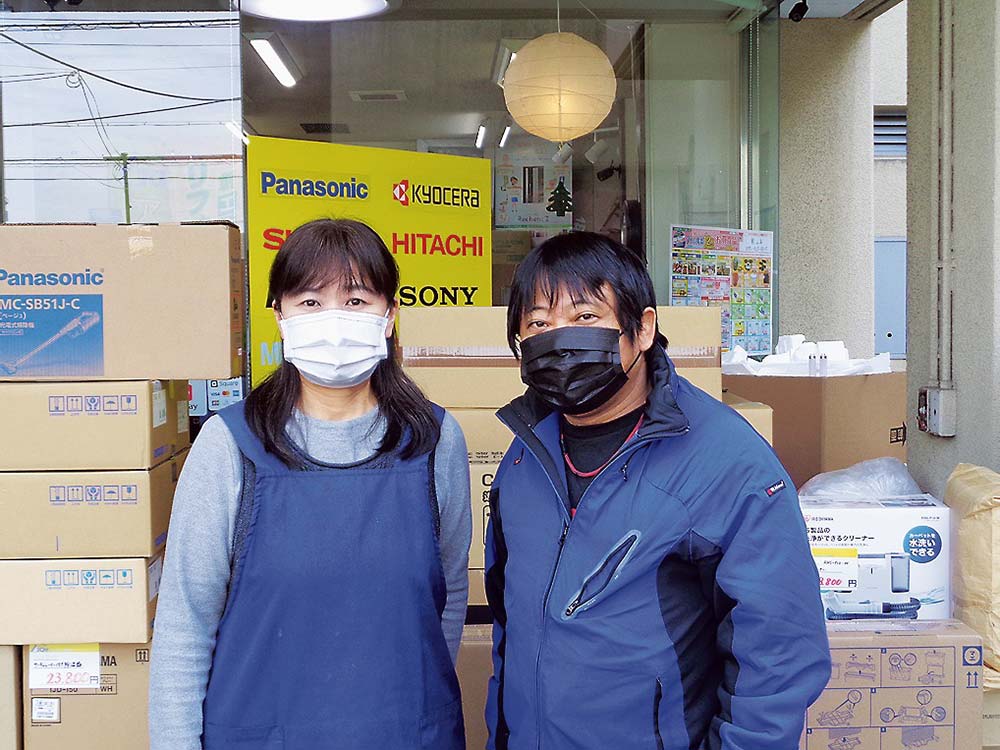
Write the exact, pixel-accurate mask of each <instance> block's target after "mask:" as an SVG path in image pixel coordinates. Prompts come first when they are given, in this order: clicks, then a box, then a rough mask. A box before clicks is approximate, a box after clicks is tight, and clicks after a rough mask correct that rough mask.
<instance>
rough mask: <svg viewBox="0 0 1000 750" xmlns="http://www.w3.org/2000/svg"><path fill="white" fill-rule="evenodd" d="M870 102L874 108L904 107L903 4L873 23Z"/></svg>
mask: <svg viewBox="0 0 1000 750" xmlns="http://www.w3.org/2000/svg"><path fill="white" fill-rule="evenodd" d="M918 1H919V0H918ZM872 100H873V102H874V103H875V106H876V107H878V106H883V105H885V106H899V105H903V106H905V105H906V3H905V2H902V3H900V4H899V5H897V6H895V7H894V8H892V9H891V10H889V11H887V12H885V13H883V14H882V15H881V16H879V17H878V18H876V19H875V20H874V21H872Z"/></svg>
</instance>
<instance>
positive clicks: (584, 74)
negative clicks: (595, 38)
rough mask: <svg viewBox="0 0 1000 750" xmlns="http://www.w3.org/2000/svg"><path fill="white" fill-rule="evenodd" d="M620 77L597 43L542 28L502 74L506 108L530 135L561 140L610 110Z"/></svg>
mask: <svg viewBox="0 0 1000 750" xmlns="http://www.w3.org/2000/svg"><path fill="white" fill-rule="evenodd" d="M617 90H618V82H617V81H616V80H615V71H614V68H612V67H611V61H610V60H608V56H607V55H605V54H604V52H603V51H602V50H601V48H600V47H598V46H596V45H593V44H591V43H590V42H588V41H587V40H585V39H581V38H580V37H578V36H577V35H576V34H569V33H565V32H563V33H556V34H546V35H545V36H540V37H538V38H537V39H533V40H531V41H530V42H528V43H527V44H526V45H524V46H523V47H522V48H521V49H520V50H518V52H517V57H516V58H514V60H513V61H512V62H511V63H510V66H509V67H508V68H507V74H506V75H505V76H504V79H503V95H504V99H505V100H506V101H507V110H508V111H509V112H510V115H511V117H513V118H514V120H515V122H517V124H518V125H520V126H521V127H522V128H524V129H525V130H526V131H528V132H529V133H531V134H532V135H537V136H538V137H539V138H544V139H545V140H547V141H553V142H555V143H565V142H566V141H571V140H573V139H574V138H579V137H580V136H582V135H586V134H587V133H590V132H592V131H593V130H594V129H596V128H597V127H598V126H599V125H600V124H601V123H602V122H603V121H604V118H605V117H607V116H608V113H609V112H610V111H611V106H612V105H613V104H614V101H615V94H616V92H617Z"/></svg>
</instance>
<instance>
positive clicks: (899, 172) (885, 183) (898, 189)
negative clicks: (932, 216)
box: [873, 159, 906, 237]
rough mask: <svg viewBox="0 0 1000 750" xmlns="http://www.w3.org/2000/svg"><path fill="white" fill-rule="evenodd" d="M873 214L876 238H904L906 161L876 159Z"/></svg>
mask: <svg viewBox="0 0 1000 750" xmlns="http://www.w3.org/2000/svg"><path fill="white" fill-rule="evenodd" d="M874 169H875V175H874V194H873V199H874V214H875V236H876V237H905V236H906V159H876V160H875V166H874Z"/></svg>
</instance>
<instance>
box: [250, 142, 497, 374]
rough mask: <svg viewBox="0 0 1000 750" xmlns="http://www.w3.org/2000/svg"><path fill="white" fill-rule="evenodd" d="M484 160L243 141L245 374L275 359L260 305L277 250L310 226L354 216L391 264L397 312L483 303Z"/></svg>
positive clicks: (277, 346)
mask: <svg viewBox="0 0 1000 750" xmlns="http://www.w3.org/2000/svg"><path fill="white" fill-rule="evenodd" d="M491 184H492V181H491V175H490V163H489V161H488V160H486V159H470V158H466V157H461V156H444V155H440V154H422V153H416V152H412V151H393V150H389V149H380V148H365V147H361V146H342V145H338V144H331V143H314V142H311V141H291V140H284V139H279V138H258V137H251V138H250V145H249V146H248V147H247V212H248V245H249V264H250V344H251V362H250V367H251V374H252V376H253V381H254V383H255V384H256V383H259V382H260V381H261V379H263V378H264V377H266V376H267V375H268V374H269V373H271V372H273V371H274V370H275V369H276V368H277V366H278V364H280V362H281V343H280V342H281V338H280V336H279V335H278V326H277V324H276V323H275V321H274V314H273V312H272V311H271V308H270V307H269V306H268V304H267V303H268V299H267V287H268V274H269V273H270V271H271V264H272V263H273V262H274V256H275V253H276V252H277V251H278V249H279V248H280V247H281V245H282V243H283V242H284V241H285V238H287V237H288V235H289V234H291V232H292V230H293V229H295V228H296V227H298V226H300V225H302V224H304V223H306V222H308V221H312V220H313V219H321V218H338V219H358V220H359V221H363V222H365V223H366V224H368V225H369V226H371V227H372V229H374V230H375V231H376V232H378V234H379V235H380V236H381V237H382V239H383V240H384V241H385V244H386V245H387V246H388V248H389V250H390V251H392V253H393V255H394V256H395V258H396V262H397V263H398V264H399V272H400V279H401V286H400V291H399V300H400V304H402V305H404V306H413V305H417V306H433V305H449V306H469V305H489V304H491V300H492V289H491V288H490V274H491V248H490V237H491V228H492V215H491V206H492V202H493V199H492V195H491V193H490V189H491Z"/></svg>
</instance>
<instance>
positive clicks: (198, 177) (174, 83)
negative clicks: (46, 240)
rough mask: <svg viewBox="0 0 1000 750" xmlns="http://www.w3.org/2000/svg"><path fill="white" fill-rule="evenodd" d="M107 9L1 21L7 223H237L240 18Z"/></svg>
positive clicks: (163, 9) (2, 15) (165, 7)
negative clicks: (220, 221) (212, 221)
mask: <svg viewBox="0 0 1000 750" xmlns="http://www.w3.org/2000/svg"><path fill="white" fill-rule="evenodd" d="M25 5H26V4H25ZM101 5H102V3H90V4H88V5H84V6H81V7H82V8H83V9H81V10H79V11H76V12H58V13H47V12H30V11H29V12H21V11H20V9H18V11H16V12H15V11H11V10H10V9H6V10H5V11H4V12H0V34H2V36H0V87H2V88H0V92H2V93H0V118H2V125H3V129H2V141H0V143H2V150H0V154H2V159H3V175H2V177H3V179H2V197H3V220H4V221H6V222H98V223H126V222H135V223H142V222H171V221H198V220H229V221H232V222H234V223H237V224H240V225H242V223H243V213H244V211H243V187H242V182H243V144H242V141H241V137H240V134H241V132H242V126H241V123H242V117H241V114H240V113H241V91H240V58H239V15H238V13H237V12H236V11H235V9H229V10H221V11H220V10H214V11H195V10H190V9H188V8H185V7H176V8H170V7H169V6H170V3H158V4H156V8H157V9H156V10H148V11H136V12H121V11H117V10H101V9H100V6H101ZM31 7H34V6H31ZM119 7H120V4H119ZM215 7H216V8H218V7H219V4H215Z"/></svg>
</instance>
